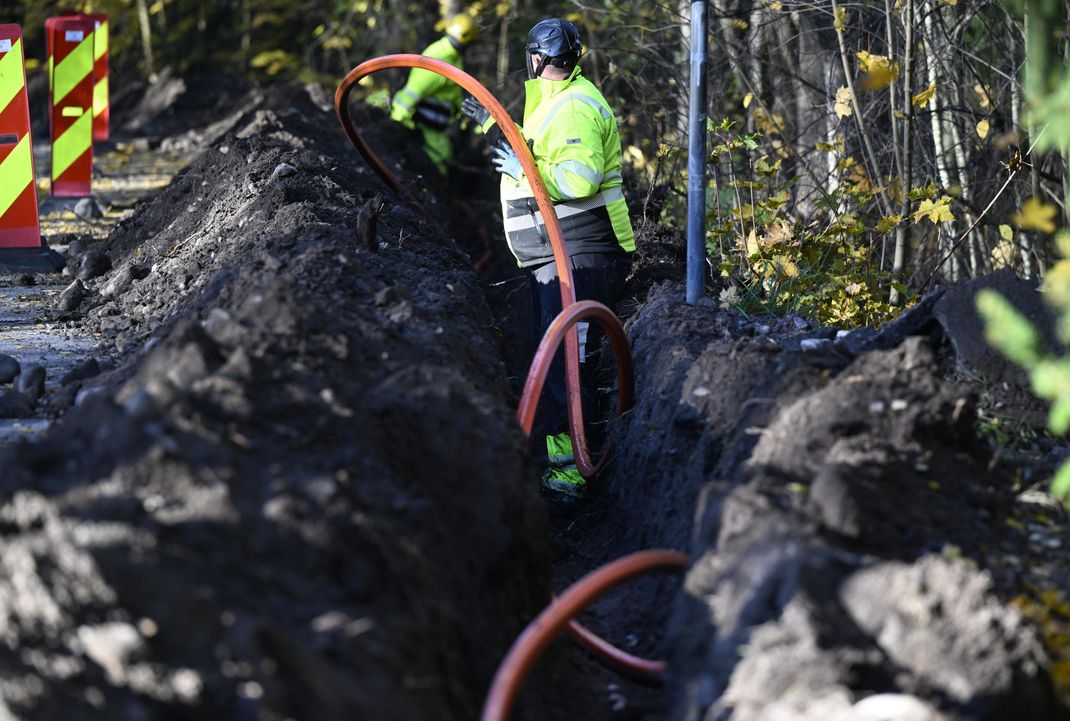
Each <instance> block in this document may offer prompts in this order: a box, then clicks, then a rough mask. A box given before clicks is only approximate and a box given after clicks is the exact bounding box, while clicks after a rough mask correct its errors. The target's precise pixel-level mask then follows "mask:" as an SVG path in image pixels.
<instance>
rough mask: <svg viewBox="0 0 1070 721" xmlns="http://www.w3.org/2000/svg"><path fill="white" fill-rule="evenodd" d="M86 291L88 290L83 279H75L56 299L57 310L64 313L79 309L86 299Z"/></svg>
mask: <svg viewBox="0 0 1070 721" xmlns="http://www.w3.org/2000/svg"><path fill="white" fill-rule="evenodd" d="M86 293H87V291H86V288H85V286H84V285H82V281H81V280H75V281H74V282H73V283H71V284H70V285H68V286H67V287H66V288H64V289H63V292H62V293H60V294H59V298H57V299H56V310H58V311H60V312H63V313H70V312H72V311H75V310H77V309H78V306H79V305H81V304H82V301H83V300H84V299H85V296H86Z"/></svg>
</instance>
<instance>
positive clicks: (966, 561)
mask: <svg viewBox="0 0 1070 721" xmlns="http://www.w3.org/2000/svg"><path fill="white" fill-rule="evenodd" d="M682 296H683V288H682V286H680V285H676V284H664V285H662V286H661V287H659V288H657V289H656V290H655V291H654V292H653V293H652V294H651V296H650V298H649V300H648V301H647V303H646V304H645V305H644V306H642V307H641V308H640V309H639V311H638V313H637V315H636V316H635V318H634V319H633V321H632V322H631V323H630V326H629V330H630V337H631V339H632V342H633V348H634V353H635V361H636V366H637V384H638V385H639V387H641V388H643V389H644V390H643V392H642V393H641V394H640V398H639V401H638V403H637V405H636V408H635V409H634V410H633V411H632V412H631V413H630V414H629V415H628V416H627V417H626V418H625V419H624V420H622V421H621V422H619V423H617V424H616V428H615V431H614V434H613V442H614V445H615V447H616V449H617V456H616V462H615V464H614V473H613V483H612V486H611V487H608V488H606V489H605V490H604V494H605V495H606V496H607V498H608V499H610V500H608V501H607V503H608V504H609V505H611V506H612V507H613V508H615V509H617V510H618V512H619V516H618V523H616V524H615V528H616V529H617V530H616V531H615V533H614V534H613V538H612V539H611V540H609V541H608V542H607V546H608V547H610V548H614V549H626V548H640V547H649V546H671V547H677V548H690V549H691V550H692V552H693V554H694V556H695V558H696V560H695V562H694V565H693V567H692V568H691V570H690V572H689V573H688V576H687V580H686V582H685V593H684V594H683V595H682V596H681V597H680V599H679V602H678V603H677V604H676V607H675V609H674V611H673V613H672V619H671V622H670V623H671V628H672V632H671V634H670V638H669V641H668V643H669V646H670V647H671V648H672V649H673V654H674V663H675V668H676V670H677V672H678V674H679V675H678V677H677V679H676V689H677V690H676V692H675V694H674V695H675V706H674V710H673V712H672V713H671V717H672V718H680V719H685V718H718V719H739V720H740V721H742V720H744V719H770V718H792V719H815V720H816V719H863V718H865V719H869V718H874V719H875V718H897V719H898V718H931V719H935V718H937V716H936V714H937V713H939V714H941V716H940V718H945V719H997V718H1022V719H1026V718H1052V719H1054V718H1064V717H1066V716H1067V714H1066V711H1065V709H1063V708H1062V707H1060V706H1059V705H1058V704H1057V702H1056V700H1055V696H1054V694H1053V691H1052V684H1051V679H1050V675H1049V674H1050V673H1051V671H1050V663H1051V661H1050V659H1049V657H1048V655H1047V653H1046V651H1045V649H1044V648H1043V646H1042V645H1041V642H1040V640H1039V637H1040V634H1039V633H1038V631H1037V630H1036V629H1035V628H1034V627H1033V626H1032V625H1030V624H1029V623H1028V622H1026V621H1025V619H1024V618H1023V617H1022V615H1021V613H1019V611H1018V610H1016V609H1015V608H1013V607H1012V606H1010V605H1008V604H1007V600H1008V599H1009V598H1010V597H1011V596H1013V595H1015V594H1017V593H1019V592H1021V591H1022V589H1023V588H1026V587H1028V584H1029V579H1030V577H1029V576H1028V575H1023V573H1022V571H1023V569H1022V568H1021V565H1020V562H1019V566H1018V567H1017V568H1015V567H1013V566H1010V565H1008V563H1005V562H1004V561H1005V560H1006V559H1007V558H1008V557H1009V556H1010V550H1013V549H1017V552H1018V553H1027V552H1028V551H1027V550H1026V549H1027V548H1028V546H1029V543H1028V542H1027V541H1026V539H1025V537H1024V536H1023V534H1022V533H1021V529H1022V528H1023V525H1022V519H1023V517H1029V518H1032V516H1033V515H1034V514H1035V511H1033V510H1032V509H1030V508H1026V509H1024V510H1023V505H1024V504H1023V502H1022V501H1020V500H1018V499H1017V497H1016V488H1015V478H1016V475H1015V470H1016V469H1014V468H1010V467H1004V466H1001V465H999V464H998V463H993V459H992V454H991V451H990V450H989V449H988V448H987V447H986V446H985V445H984V444H983V443H981V442H979V440H978V438H977V436H976V431H975V403H976V394H975V393H974V391H973V390H972V389H970V388H967V387H962V386H958V385H955V384H953V383H949V382H947V381H945V380H943V378H944V377H945V376H946V375H947V362H955V360H956V359H955V357H954V354H953V353H951V354H950V355H949V354H948V350H949V346H950V343H949V341H948V339H947V336H946V335H944V333H943V331H942V328H941V326H940V325H939V324H938V323H937V322H936V319H935V318H934V315H933V306H934V305H935V304H936V301H937V300H939V298H938V297H934V298H932V299H928V300H926V301H925V302H923V303H922V304H921V305H920V306H919V308H918V309H915V310H914V311H912V312H911V313H908V314H907V315H906V316H904V318H903V319H902V320H901V321H899V322H898V323H897V324H894V325H893V326H890V327H889V328H887V329H885V330H883V331H881V332H880V333H874V332H872V331H868V332H864V333H861V334H860V335H859V337H858V338H855V339H852V338H851V336H848V337H847V338H846V339H844V340H843V341H841V342H835V343H834V342H831V341H829V340H828V336H829V334H830V332H829V331H826V330H822V329H810V330H807V329H806V326H807V325H808V324H806V323H805V321H801V320H799V321H798V322H797V323H796V320H797V319H784V320H780V321H775V322H770V321H758V322H754V321H750V322H747V321H744V320H743V319H742V318H741V317H739V316H738V315H735V314H733V313H729V312H725V311H721V310H719V309H718V308H717V307H716V305H715V303H713V302H712V301H710V300H705V301H703V302H702V303H700V304H699V305H698V306H697V307H694V308H691V307H687V306H684V305H683V304H681V303H680V299H681V298H682ZM766 323H769V324H770V325H771V327H770V328H768V329H767V328H759V326H760V325H763V324H766ZM796 326H797V327H796ZM852 335H853V334H852ZM808 338H809V339H810V340H807V339H808ZM822 338H824V339H825V340H822ZM882 349H883V350H882ZM945 359H948V360H946V361H945ZM1059 535H1061V536H1062V537H1063V539H1064V541H1063V542H1065V538H1066V535H1067V534H1066V530H1065V524H1064V526H1063V528H1062V530H1061V531H1060V532H1057V533H1056V536H1059ZM1057 542H1058V541H1057ZM1015 560H1016V561H1017V559H1015ZM1052 568H1053V566H1051V565H1050V564H1049V567H1048V569H1046V572H1050V571H1051V570H1052ZM1054 569H1055V570H1056V575H1057V576H1058V578H1051V577H1050V576H1049V578H1048V579H1047V583H1048V584H1054V587H1059V585H1060V584H1061V583H1064V582H1065V580H1066V578H1067V576H1066V572H1067V568H1066V566H1065V564H1058V563H1057V564H1055V565H1054ZM1059 579H1062V580H1059ZM648 593H660V595H661V597H662V598H663V599H666V601H667V599H668V597H669V594H670V593H671V590H666V589H664V588H663V589H660V590H659V589H654V590H653V591H648ZM869 697H873V698H872V699H871V698H869ZM866 714H874V715H866ZM881 714H884V715H881ZM911 714H914V715H911ZM918 714H920V715H918Z"/></svg>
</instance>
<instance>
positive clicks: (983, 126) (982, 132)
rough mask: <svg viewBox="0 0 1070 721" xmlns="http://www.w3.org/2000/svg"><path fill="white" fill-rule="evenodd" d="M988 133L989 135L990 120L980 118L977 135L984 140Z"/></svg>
mask: <svg viewBox="0 0 1070 721" xmlns="http://www.w3.org/2000/svg"><path fill="white" fill-rule="evenodd" d="M987 135H988V121H987V120H979V121H978V122H977V137H979V138H980V139H981V140H984V139H985V137H986V136H987Z"/></svg>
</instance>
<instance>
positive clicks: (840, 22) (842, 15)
mask: <svg viewBox="0 0 1070 721" xmlns="http://www.w3.org/2000/svg"><path fill="white" fill-rule="evenodd" d="M832 24H833V26H834V27H835V28H836V32H838V33H842V32H843V26H844V25H846V24H847V11H846V10H844V9H843V8H839V7H838V8H836V19H835V20H834V21H833V23H832Z"/></svg>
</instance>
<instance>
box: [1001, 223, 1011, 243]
mask: <svg viewBox="0 0 1070 721" xmlns="http://www.w3.org/2000/svg"><path fill="white" fill-rule="evenodd" d="M999 237H1000V238H1003V240H1010V239H1011V238H1013V237H1014V230H1013V229H1012V228H1011V226H1009V225H1001V226H999Z"/></svg>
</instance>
